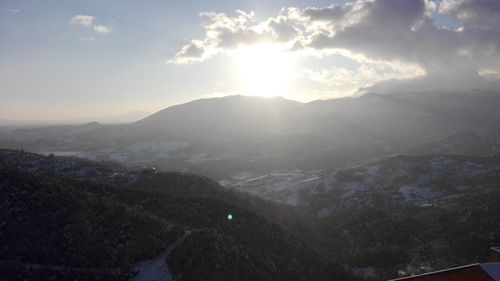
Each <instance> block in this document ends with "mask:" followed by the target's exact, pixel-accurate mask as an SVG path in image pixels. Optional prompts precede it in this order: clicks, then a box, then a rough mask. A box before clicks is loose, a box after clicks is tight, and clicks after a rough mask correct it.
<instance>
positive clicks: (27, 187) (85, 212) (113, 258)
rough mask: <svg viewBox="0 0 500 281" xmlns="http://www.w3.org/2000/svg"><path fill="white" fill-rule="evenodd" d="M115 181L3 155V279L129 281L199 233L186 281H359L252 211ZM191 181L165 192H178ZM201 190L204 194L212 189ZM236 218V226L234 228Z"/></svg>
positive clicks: (94, 168)
mask: <svg viewBox="0 0 500 281" xmlns="http://www.w3.org/2000/svg"><path fill="white" fill-rule="evenodd" d="M80 165H81V166H80ZM109 171H113V172H112V173H115V172H116V171H117V170H115V168H113V167H103V166H100V165H96V164H95V163H91V162H88V161H81V160H78V159H72V160H68V159H62V158H57V157H43V156H39V155H35V154H28V153H22V152H15V151H2V152H1V153H0V179H1V182H0V189H1V193H0V194H1V195H0V196H1V197H0V199H1V200H0V208H1V213H2V215H3V216H4V222H3V223H2V228H1V231H0V241H1V244H0V249H1V251H0V260H1V261H2V262H1V267H2V275H3V276H1V277H2V278H7V279H13V280H16V279H26V280H48V279H50V278H52V277H50V276H53V277H55V278H61V276H66V277H67V276H70V277H71V276H79V277H78V278H86V280H98V279H101V280H102V279H105V280H128V278H130V277H131V276H132V275H131V273H130V270H131V267H132V265H134V264H136V263H138V262H142V261H146V260H150V259H154V258H156V257H158V256H160V255H161V253H162V252H164V251H165V250H166V249H167V247H168V246H169V245H172V244H174V243H175V242H176V241H179V240H180V238H181V237H183V236H185V234H186V233H187V232H189V233H190V234H189V236H188V237H186V238H185V240H182V241H181V242H179V243H178V245H176V247H175V248H174V249H173V251H172V253H171V256H170V257H169V258H168V260H167V261H168V268H169V270H170V274H171V275H172V276H176V278H177V279H178V280H199V279H200V278H203V279H205V280H234V279H239V280H291V279H293V280H311V279H313V280H346V278H348V279H349V277H347V276H348V275H346V273H345V272H344V270H343V269H342V267H340V266H332V264H329V262H328V261H327V259H326V258H324V257H322V255H320V254H318V253H317V252H316V251H315V250H314V249H313V248H311V246H309V244H308V243H306V242H304V241H303V240H302V239H301V238H298V237H297V236H296V235H294V234H291V233H290V232H288V231H287V230H285V229H284V228H283V227H281V226H279V225H278V224H275V223H272V222H270V221H269V220H268V219H266V218H264V217H262V216H260V215H257V214H255V213H254V212H252V211H250V210H248V209H244V208H240V207H237V206H235V205H233V204H231V203H228V202H226V201H223V200H215V199H210V198H206V197H205V198H202V197H196V196H187V195H185V196H179V195H173V194H170V193H169V192H168V191H163V192H152V191H143V190H137V189H136V188H124V186H125V185H127V183H125V184H121V183H119V180H115V179H107V177H106V175H107V174H110V173H109ZM112 173H111V174H112ZM122 173H123V171H122ZM133 173H136V172H133ZM78 175H80V176H78ZM117 177H118V178H120V179H123V177H122V176H117ZM190 177H191V176H189V175H182V176H178V177H174V178H171V181H170V182H164V184H165V185H166V186H173V187H176V186H178V182H179V181H178V180H181V181H182V179H183V178H184V179H185V180H184V182H186V181H189V178H190ZM125 178H126V179H130V177H128V176H126V177H125ZM132 178H133V177H132ZM174 179H176V180H177V181H176V180H174ZM163 180H165V178H164V179H163ZM195 182H198V184H200V185H201V186H199V188H202V186H203V181H200V180H196V179H193V180H192V181H191V184H192V183H195ZM191 184H189V185H191ZM181 185H182V184H181ZM208 188H210V187H208ZM228 213H231V214H232V215H233V216H234V219H233V220H227V218H226V216H227V215H228ZM290 257H294V258H293V259H290ZM21 269H22V270H21ZM132 274H133V273H132ZM66 277H64V278H66Z"/></svg>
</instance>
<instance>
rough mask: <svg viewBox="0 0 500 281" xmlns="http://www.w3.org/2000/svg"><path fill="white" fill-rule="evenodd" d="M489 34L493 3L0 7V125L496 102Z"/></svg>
mask: <svg viewBox="0 0 500 281" xmlns="http://www.w3.org/2000/svg"><path fill="white" fill-rule="evenodd" d="M499 33H500V1H497V0H455V1H452V0H442V1H432V0H404V1H403V0H372V1H364V0H363V1H362V0H358V1H355V0H351V1H229V0H228V1H203V0H199V1H194V0H188V1H167V0H163V1H159V0H148V1H132V0H85V1H76V0H75V1H67V0H57V1H56V0H45V1H37V0H1V1H0V100H1V102H0V119H9V120H94V119H98V118H101V117H110V116H113V115H120V114H125V113H127V112H134V111H147V112H155V111H157V110H160V109H162V108H165V107H168V106H171V105H174V104H178V103H183V102H187V101H190V100H194V99H199V98H207V97H216V96H226V95H233V94H242V95H257V96H277V95H280V96H283V97H285V98H289V99H293V100H298V101H302V102H308V101H312V100H316V99H328V98H338V97H344V96H350V95H356V94H359V93H362V92H366V91H384V90H385V91H396V90H398V88H397V87H400V88H401V87H402V88H405V87H406V88H408V87H410V88H411V89H412V90H418V89H426V90H465V89H466V88H481V87H490V88H492V87H493V88H494V87H496V85H498V83H497V82H498V81H499V79H500V34H499ZM394 85H396V86H394Z"/></svg>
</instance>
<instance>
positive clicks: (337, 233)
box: [0, 91, 500, 280]
mask: <svg viewBox="0 0 500 281" xmlns="http://www.w3.org/2000/svg"><path fill="white" fill-rule="evenodd" d="M499 106H500V94H499V93H497V92H495V91H468V92H454V93H451V92H437V93H435V92H433V93H429V92H398V93H392V94H376V93H369V94H366V95H364V96H360V97H354V98H343V99H336V100H318V101H314V102H310V103H299V102H295V101H290V100H286V99H283V98H279V97H276V98H259V97H247V96H229V97H223V98H212V99H202V100H196V101H193V102H190V103H186V104H181V105H177V106H173V107H169V108H166V109H164V110H161V111H159V112H157V113H155V114H153V115H150V116H148V117H146V118H144V119H142V120H139V121H137V122H134V123H129V124H115V125H106V124H100V123H97V122H91V123H86V124H81V125H60V126H48V127H33V128H26V127H23V128H4V129H2V130H0V146H1V147H6V148H10V150H3V151H1V153H0V164H2V165H3V166H2V169H0V173H1V175H0V179H2V185H1V186H2V188H3V189H4V190H5V192H2V196H3V199H2V200H3V202H4V203H3V204H0V207H1V208H4V210H5V214H7V215H6V216H7V218H8V220H10V221H12V222H13V223H12V224H10V225H7V226H5V225H4V226H3V228H2V229H0V230H2V231H3V232H0V234H1V235H4V233H7V234H8V235H9V236H5V237H4V238H5V239H6V240H5V241H10V244H4V246H3V247H4V248H0V249H4V250H5V251H3V252H5V255H4V256H2V257H1V258H0V259H2V260H3V261H4V262H2V266H3V268H6V269H9V270H10V271H9V270H6V271H5V272H10V273H9V274H14V273H13V272H20V270H19V268H22V269H23V270H22V272H24V273H23V274H25V275H23V276H24V277H23V278H25V277H26V276H27V277H26V278H28V279H29V278H32V277H30V276H35V277H39V276H48V275H46V274H45V273H46V272H49V273H50V274H60V269H61V268H64V269H65V270H64V272H68V273H67V274H80V273H81V272H85V274H87V275H88V274H94V275H96V274H101V275H99V276H101V277H102V276H111V277H109V278H108V277H106V278H105V279H107V280H111V279H112V278H116V279H117V280H126V279H127V278H132V277H133V276H136V277H137V278H139V279H136V280H141V279H140V278H142V277H141V276H152V275H158V276H164V278H172V280H199V279H201V278H204V279H205V280H233V279H235V278H236V279H239V280H252V279H254V280H255V279H256V280H268V279H269V280H280V279H279V278H283V279H282V280H301V278H302V279H303V280H350V279H352V280H354V279H356V278H360V279H364V280H386V279H390V278H395V277H398V276H405V275H411V274H416V273H423V272H427V271H431V270H437V269H443V268H447V267H451V266H458V265H463V264H468V263H474V262H482V261H485V260H486V257H487V255H488V248H489V247H490V246H495V245H498V244H500V232H499V229H500V227H499V226H500V215H499V214H500V207H499V206H500V205H499V204H498V201H499V200H500V188H499V186H498V184H499V182H500V154H499V148H500V133H499V132H500V131H499V130H498V128H497V124H498V122H499V121H500V112H499V111H498V108H499ZM12 149H15V150H12ZM24 150H25V151H32V152H37V153H39V154H33V153H28V152H24ZM193 174H198V175H193ZM206 176H208V177H206ZM11 194H12V195H11ZM54 196H57V197H56V198H59V199H57V200H55V201H54V200H52V198H54ZM34 202H43V203H40V204H39V205H37V204H35V203H34ZM54 202H56V203H54ZM57 202H61V203H57ZM68 202H69V203H68ZM33 204H34V205H33ZM32 205H33V206H32ZM12 206H14V207H12ZM118 206H120V207H118ZM37 208H38V209H37ZM45 209H50V210H64V211H61V212H59V213H57V212H56V214H57V215H58V216H62V217H51V215H46V216H48V217H47V218H39V216H40V214H43V213H44V212H45V211H43V210H45ZM87 209H88V210H90V211H88V212H87V211H85V212H84V211H82V210H87ZM13 210H15V212H14V211H13ZM68 210H69V211H70V212H68ZM16 212H20V213H16ZM108 213H109V214H108ZM18 214H23V215H21V216H18ZM103 214H104V215H103ZM118 214H120V215H118ZM228 214H232V215H233V216H234V219H233V220H228V219H227V216H228ZM18 217H19V218H22V220H25V221H27V223H26V224H22V223H19V222H18V221H17V219H18ZM63 217H64V219H63ZM106 218H109V220H107V219H106ZM146 218H147V219H146ZM20 220H21V219H20ZM22 220H21V221H22ZM34 220H36V221H34ZM70 221H75V222H76V223H69V222H70ZM110 221H113V223H109V222H110ZM44 224H47V225H49V226H50V228H46V227H45V226H41V225H44ZM14 225H20V226H21V227H18V228H19V229H17V228H16V227H14ZM30 225H34V226H37V229H39V230H38V232H33V235H41V236H42V237H43V235H48V237H47V238H45V239H46V241H49V242H47V243H45V244H43V245H51V246H50V247H51V249H46V248H41V249H40V250H39V252H35V254H30V251H31V249H32V248H35V249H37V247H38V246H37V245H33V246H31V244H29V243H32V241H37V240H36V239H35V237H37V236H29V235H32V234H31V232H32V230H31V228H30ZM68 225H71V226H68ZM139 225H140V227H138V226H139ZM136 226H137V227H136ZM157 227H158V229H159V230H158V231H156V230H155V229H156V228H157ZM5 229H7V230H9V231H14V230H15V232H5ZM61 229H62V230H68V231H70V233H71V235H74V236H76V237H77V239H76V240H74V239H75V238H71V239H72V240H71V241H76V242H71V243H77V245H78V247H80V248H81V249H82V250H81V251H78V254H75V253H74V252H73V253H71V255H72V256H66V255H69V254H68V253H67V252H71V251H69V250H68V249H69V248H68V247H69V246H68V245H69V244H61V245H59V244H57V245H56V246H54V245H53V244H54V243H56V242H57V243H60V242H59V240H58V239H56V238H55V237H65V236H64V233H62V232H57V231H61ZM73 229H78V231H76V230H73ZM82 229H83V230H82ZM96 229H98V230H99V231H98V232H97V235H95V238H94V237H93V238H92V239H91V240H88V241H87V240H86V239H85V238H84V237H85V236H91V233H94V232H95V230H96ZM56 230H57V231H56ZM71 231H73V232H71ZM122 232H123V233H125V234H126V236H124V237H125V238H123V239H122V240H119V239H118V238H116V237H121V236H116V233H122ZM125 234H124V235H125ZM61 235H62V236H61ZM92 235H93V234H92ZM120 235H121V234H120ZM18 237H21V238H22V239H24V240H18V239H17V238H18ZM70 237H73V236H70ZM117 239H118V240H117ZM94 240H95V241H94ZM19 241H21V242H19ZM22 241H31V242H22ZM64 241H65V240H64ZM103 241H107V242H103ZM27 243H28V244H27ZM64 243H69V242H64ZM78 243H79V244H78ZM103 243H104V244H103ZM106 243H107V244H106ZM124 243H125V244H124ZM143 243H146V244H145V246H143ZM8 245H18V246H19V247H18V248H19V249H18V248H16V247H14V250H12V249H10V248H9V247H10V246H8ZM23 245H30V247H25V246H23ZM138 245H139V246H138ZM5 247H7V248H5ZM28 248H29V249H28ZM80 248H79V249H80ZM103 248H104V249H109V250H107V253H108V256H109V257H113V258H111V259H106V258H104V256H102V254H101V256H99V255H97V254H96V252H88V251H89V250H93V251H95V249H103ZM85 249H86V250H85ZM51 251H52V252H51ZM45 252H47V253H50V254H43V253H45ZM90 256H96V257H98V258H96V260H95V261H93V262H90V263H89V262H88V261H87V260H88V259H89V257H90ZM33 257H44V258H40V259H39V258H33ZM55 257H58V259H55ZM59 257H61V258H60V259H59ZM313 264H314V265H313ZM131 268H132V269H134V268H135V269H138V268H140V269H142V273H141V271H140V270H139V271H138V272H137V270H135V271H134V270H131ZM251 268H256V269H258V270H251ZM65 274H66V273H65ZM102 274H104V275H102ZM134 274H137V275H134ZM94 275H92V276H94ZM13 276H14V277H13ZM88 276H90V275H88ZM242 276H244V277H242ZM7 277H8V278H11V279H16V278H18V277H19V276H18V275H8V276H7ZM35 277H33V280H39V279H36V278H35ZM19 278H20V277H19ZM144 278H146V277H144ZM246 278H248V279H246ZM266 278H267V279H266ZM146 279H147V278H146ZM40 280H42V279H40ZM167 280H168V279H167Z"/></svg>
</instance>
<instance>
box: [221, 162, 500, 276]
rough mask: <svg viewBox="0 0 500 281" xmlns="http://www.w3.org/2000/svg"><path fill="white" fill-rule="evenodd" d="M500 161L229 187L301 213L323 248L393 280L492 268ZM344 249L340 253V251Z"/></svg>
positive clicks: (358, 168)
mask: <svg viewBox="0 0 500 281" xmlns="http://www.w3.org/2000/svg"><path fill="white" fill-rule="evenodd" d="M499 172H500V155H498V154H497V155H494V156H482V157H479V156H452V155H427V156H414V155H396V156H390V157H386V158H383V159H379V160H373V161H370V162H368V163H364V164H359V165H355V166H352V167H349V168H342V169H335V170H325V171H289V172H282V173H272V174H268V175H258V174H257V175H252V176H251V177H248V178H235V179H232V180H227V181H224V182H223V183H224V185H225V186H226V187H228V188H234V189H237V190H240V191H246V192H249V193H252V194H254V195H257V196H261V197H263V198H266V199H268V200H274V201H277V202H282V203H286V204H292V205H296V206H299V207H300V208H301V209H302V210H303V211H304V212H306V213H309V216H310V220H311V221H313V222H314V225H315V226H314V228H315V230H316V232H317V233H318V234H319V237H320V240H321V239H322V243H324V244H323V248H324V249H330V250H331V251H338V252H339V253H341V254H340V257H339V258H340V259H341V260H343V261H344V262H346V263H347V264H349V265H350V266H351V267H352V268H358V269H359V270H360V272H362V274H368V275H369V276H372V277H373V276H378V278H379V279H376V280H387V279H390V278H395V277H397V276H398V271H401V272H404V273H405V274H414V273H422V272H425V271H429V270H432V269H434V270H437V269H443V268H448V267H453V266H458V265H461V264H470V263H474V262H481V261H486V259H487V255H488V249H489V247H491V246H494V245H497V244H499V243H500V231H499V227H498V226H499V222H500V215H499V214H500V207H499V206H500V205H499V204H498V202H499V200H500V186H499V183H500V173H499ZM339 249H340V251H339Z"/></svg>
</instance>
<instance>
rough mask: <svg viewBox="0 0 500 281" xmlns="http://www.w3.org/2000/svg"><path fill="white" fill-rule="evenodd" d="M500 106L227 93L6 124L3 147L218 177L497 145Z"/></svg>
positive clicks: (491, 96) (485, 94) (491, 95)
mask: <svg viewBox="0 0 500 281" xmlns="http://www.w3.org/2000/svg"><path fill="white" fill-rule="evenodd" d="M499 106H500V94H499V93H498V92H494V91H469V92H462V93H460V92H459V93H456V92H452V93H450V92H438V93H435V92H432V93H429V92H407V93H401V92H398V93H392V94H377V93H368V94H365V95H363V96H360V97H355V98H341V99H333V100H318V101H314V102H310V103H299V102H296V101H291V100H286V99H283V98H280V97H276V98H262V97H248V96H228V97H222V98H211V99H201V100H196V101H193V102H189V103H186V104H181V105H177V106H172V107H169V108H166V109H164V110H161V111H159V112H157V113H155V114H152V115H150V116H148V117H146V118H144V119H142V120H139V121H137V122H134V123H129V124H122V125H103V124H100V123H96V122H94V123H88V124H83V125H71V126H50V127H38V128H31V129H30V128H21V129H12V128H11V129H4V130H3V132H2V134H1V135H0V146H1V147H6V148H13V149H21V148H24V149H26V150H29V151H36V152H40V153H46V154H49V153H54V154H56V155H57V154H61V155H75V156H81V157H85V158H89V159H94V160H111V161H118V162H122V163H126V164H127V165H129V166H135V167H141V166H143V165H152V166H155V167H158V168H161V169H175V170H187V171H192V172H194V173H197V174H204V175H207V176H210V177H212V178H214V179H218V180H219V179H225V178H227V177H229V176H232V175H234V174H237V173H239V172H249V171H250V172H266V173H267V172H272V171H279V170H290V169H302V170H314V169H325V168H331V167H337V168H340V167H344V166H346V165H350V164H353V163H356V162H359V161H365V160H369V159H372V158H376V157H381V156H385V155H388V154H394V153H414V154H440V153H446V154H447V153H452V154H465V155H487V154H492V153H495V152H497V151H498V149H499V147H500V145H499V143H500V133H499V130H498V128H497V123H498V120H500V113H499V111H498V110H497V109H498V107H499ZM475 144H477V145H475Z"/></svg>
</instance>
